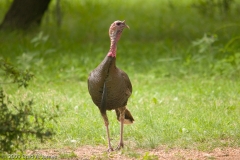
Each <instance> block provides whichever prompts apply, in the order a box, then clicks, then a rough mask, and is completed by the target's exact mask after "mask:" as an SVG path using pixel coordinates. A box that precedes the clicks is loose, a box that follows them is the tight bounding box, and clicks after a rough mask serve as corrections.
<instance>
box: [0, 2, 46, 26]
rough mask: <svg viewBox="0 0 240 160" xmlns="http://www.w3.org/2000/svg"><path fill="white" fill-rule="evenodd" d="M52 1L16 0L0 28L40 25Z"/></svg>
mask: <svg viewBox="0 0 240 160" xmlns="http://www.w3.org/2000/svg"><path fill="white" fill-rule="evenodd" d="M50 1H51V0H14V1H13V3H12V5H11V7H10V8H9V10H8V12H7V13H6V15H5V17H4V20H3V22H2V24H1V25H0V29H9V30H14V29H21V30H27V29H29V28H31V27H37V26H40V24H41V20H42V17H43V15H44V12H45V11H46V10H47V8H48V5H49V3H50Z"/></svg>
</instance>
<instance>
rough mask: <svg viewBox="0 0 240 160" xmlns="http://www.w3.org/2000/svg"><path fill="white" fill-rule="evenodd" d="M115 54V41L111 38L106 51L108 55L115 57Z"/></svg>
mask: <svg viewBox="0 0 240 160" xmlns="http://www.w3.org/2000/svg"><path fill="white" fill-rule="evenodd" d="M116 54H117V42H116V41H115V40H113V41H112V40H111V45H110V49H109V52H108V57H115V58H116Z"/></svg>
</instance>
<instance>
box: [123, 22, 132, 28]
mask: <svg viewBox="0 0 240 160" xmlns="http://www.w3.org/2000/svg"><path fill="white" fill-rule="evenodd" d="M123 23H124V25H125V27H126V28H128V29H130V27H129V26H128V25H126V23H125V20H124V21H123Z"/></svg>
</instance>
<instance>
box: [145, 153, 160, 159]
mask: <svg viewBox="0 0 240 160" xmlns="http://www.w3.org/2000/svg"><path fill="white" fill-rule="evenodd" d="M157 159H158V157H157V156H156V155H153V154H150V153H149V152H146V153H145V154H144V155H143V158H142V160H157Z"/></svg>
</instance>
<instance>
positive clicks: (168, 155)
mask: <svg viewBox="0 0 240 160" xmlns="http://www.w3.org/2000/svg"><path fill="white" fill-rule="evenodd" d="M27 153H28V155H42V156H46V157H48V158H50V159H72V160H75V159H76V160H78V159H80V160H88V159H94V160H99V159H101V160H102V159H103V160H105V159H111V160H115V159H116V160H118V159H119V160H135V159H144V160H155V159H167V160H168V159H170V160H185V159H186V160H191V159H192V160H195V159H199V160H202V159H204V160H205V159H214V160H215V159H217V160H240V148H229V147H228V148H215V149H214V150H212V151H209V152H203V151H198V150H192V149H179V148H171V149H170V148H167V147H164V146H163V147H159V148H156V149H149V150H147V149H131V150H130V149H124V150H122V151H114V152H111V153H108V152H106V146H82V147H79V148H75V149H70V148H63V149H45V150H35V151H28V152H27ZM43 158H44V157H43Z"/></svg>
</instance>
